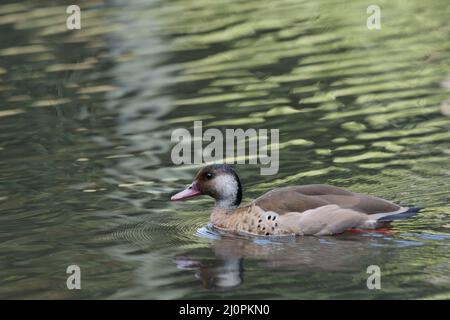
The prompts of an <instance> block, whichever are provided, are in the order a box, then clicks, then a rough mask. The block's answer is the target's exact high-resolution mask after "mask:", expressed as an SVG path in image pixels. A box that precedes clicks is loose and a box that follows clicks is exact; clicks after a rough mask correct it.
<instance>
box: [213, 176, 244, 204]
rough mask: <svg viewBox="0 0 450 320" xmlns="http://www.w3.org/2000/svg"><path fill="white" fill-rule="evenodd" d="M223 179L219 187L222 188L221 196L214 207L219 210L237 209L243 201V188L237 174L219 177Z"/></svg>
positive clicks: (217, 198)
mask: <svg viewBox="0 0 450 320" xmlns="http://www.w3.org/2000/svg"><path fill="white" fill-rule="evenodd" d="M217 179H221V180H222V181H219V185H220V186H222V188H221V190H220V193H219V194H220V196H218V197H216V203H215V205H214V207H216V208H219V209H225V210H229V209H235V208H237V207H239V205H240V204H241V201H242V186H241V182H240V181H239V177H238V176H237V174H233V175H227V176H224V177H218V178H217Z"/></svg>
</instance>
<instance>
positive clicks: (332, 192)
mask: <svg viewBox="0 0 450 320" xmlns="http://www.w3.org/2000/svg"><path fill="white" fill-rule="evenodd" d="M254 203H255V205H257V206H258V207H260V208H261V209H263V210H264V211H273V212H276V213H278V214H284V213H288V212H298V213H302V212H305V211H307V210H311V209H316V208H319V207H322V206H326V205H336V206H338V207H340V208H343V209H350V210H352V211H356V212H359V213H363V214H367V215H371V214H379V213H398V212H401V211H402V209H405V210H406V208H402V207H400V206H398V205H396V204H394V203H392V202H389V201H387V200H384V199H381V198H377V197H372V196H368V195H364V194H360V193H354V192H350V191H347V190H344V189H341V188H338V187H334V186H330V185H324V184H314V185H306V186H292V187H284V188H277V189H274V190H272V191H270V192H268V193H266V194H264V195H262V196H261V197H259V198H257V199H256V200H255V201H254Z"/></svg>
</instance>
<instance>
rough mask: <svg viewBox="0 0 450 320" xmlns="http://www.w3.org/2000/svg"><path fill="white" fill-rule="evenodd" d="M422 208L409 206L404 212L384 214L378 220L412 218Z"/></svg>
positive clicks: (387, 220)
mask: <svg viewBox="0 0 450 320" xmlns="http://www.w3.org/2000/svg"><path fill="white" fill-rule="evenodd" d="M420 210H422V208H420V207H412V208H408V210H406V211H404V212H400V213H394V214H387V215H383V216H381V217H380V218H378V219H377V222H389V221H395V220H403V219H407V218H411V217H413V216H415V215H416V214H417V213H418V212H419V211H420Z"/></svg>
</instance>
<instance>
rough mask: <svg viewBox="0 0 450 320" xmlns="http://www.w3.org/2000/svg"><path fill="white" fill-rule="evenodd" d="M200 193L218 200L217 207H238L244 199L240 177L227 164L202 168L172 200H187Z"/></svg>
mask: <svg viewBox="0 0 450 320" xmlns="http://www.w3.org/2000/svg"><path fill="white" fill-rule="evenodd" d="M200 195H208V196H211V197H213V198H214V199H215V200H216V204H215V206H216V207H221V208H227V209H228V208H236V207H238V206H239V204H240V203H241V200H242V187H241V182H240V181H239V177H238V176H237V174H236V172H235V171H234V170H233V168H232V167H230V166H229V165H226V164H212V165H209V166H206V167H204V168H203V169H201V170H200V171H199V172H198V173H197V175H196V176H195V180H194V181H193V182H192V183H191V184H190V185H189V186H188V187H187V188H186V189H184V190H183V191H181V192H178V193H177V194H175V195H174V196H172V198H171V200H186V199H189V198H193V197H196V196H200Z"/></svg>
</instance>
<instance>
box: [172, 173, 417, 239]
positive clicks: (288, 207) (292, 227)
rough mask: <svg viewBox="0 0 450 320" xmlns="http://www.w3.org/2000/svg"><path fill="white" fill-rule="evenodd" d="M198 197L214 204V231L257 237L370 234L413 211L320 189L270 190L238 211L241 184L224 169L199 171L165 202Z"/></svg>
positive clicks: (333, 189)
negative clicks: (354, 231) (361, 231)
mask: <svg viewBox="0 0 450 320" xmlns="http://www.w3.org/2000/svg"><path fill="white" fill-rule="evenodd" d="M200 195H208V196H211V197H212V198H214V199H215V205H214V209H213V212H212V214H211V223H212V225H213V226H214V227H215V228H217V229H219V230H224V231H229V232H236V233H243V234H251V235H259V236H283V235H315V236H324V235H334V234H339V233H342V232H344V231H346V230H349V229H354V228H358V229H375V228H379V227H382V226H385V225H386V223H389V222H390V221H393V220H398V219H404V218H408V217H410V216H412V215H414V214H415V213H416V212H417V211H418V208H407V207H401V206H399V205H396V204H394V203H392V202H389V201H387V200H384V199H381V198H377V197H373V196H368V195H364V194H360V193H354V192H351V191H347V190H344V189H341V188H338V187H334V186H331V185H325V184H312V185H304V186H290V187H280V188H276V189H273V190H271V191H269V192H267V193H265V194H263V195H262V196H260V197H259V198H257V199H255V200H253V201H252V202H251V203H250V204H248V205H245V206H241V207H240V206H239V205H240V204H241V200H242V186H241V182H240V180H239V177H238V175H237V174H236V172H235V171H234V169H233V168H232V167H231V166H229V165H226V164H213V165H208V166H206V167H204V168H203V169H201V170H200V171H199V172H198V173H197V175H196V176H195V179H194V182H192V184H190V185H189V186H188V187H187V188H186V189H185V190H183V191H181V192H178V193H177V194H175V195H173V196H172V197H171V200H174V201H177V200H186V199H189V198H192V197H196V196H200Z"/></svg>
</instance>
